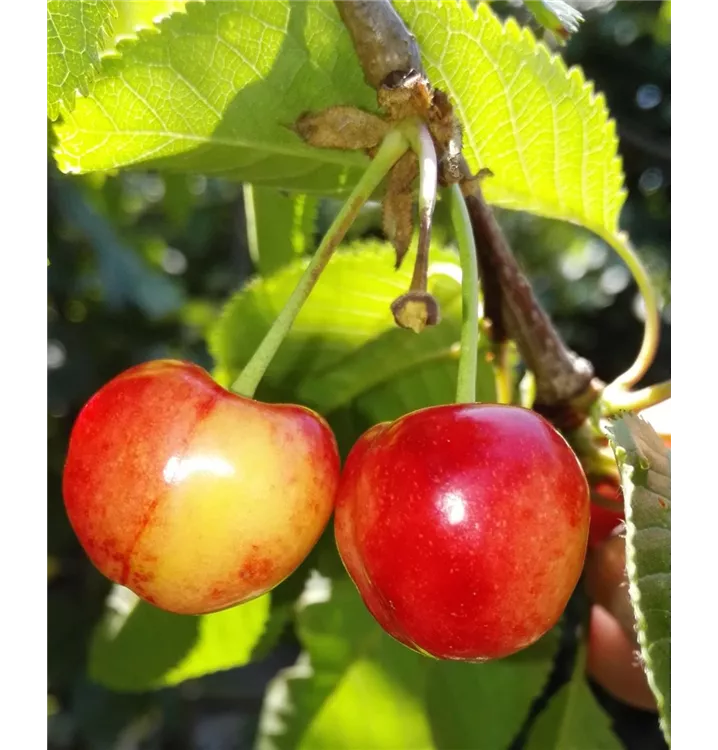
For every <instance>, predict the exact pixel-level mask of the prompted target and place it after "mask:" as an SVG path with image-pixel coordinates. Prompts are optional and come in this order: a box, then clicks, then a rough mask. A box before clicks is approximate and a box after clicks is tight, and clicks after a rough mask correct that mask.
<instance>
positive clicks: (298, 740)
mask: <svg viewBox="0 0 718 750" xmlns="http://www.w3.org/2000/svg"><path fill="white" fill-rule="evenodd" d="M326 584H327V585H328V586H329V589H328V592H327V593H330V598H329V600H328V601H320V602H318V603H314V604H311V605H310V606H307V607H306V608H305V609H303V611H302V612H301V614H300V615H299V618H298V630H299V635H300V638H301V640H302V643H303V644H304V646H305V648H306V649H307V652H308V653H307V655H306V656H305V657H303V658H301V659H300V662H299V663H298V665H297V666H295V667H293V668H291V669H289V670H286V671H285V672H284V673H283V674H281V675H280V676H279V677H278V678H277V679H276V680H275V682H274V684H273V685H272V686H270V688H269V691H268V693H267V696H266V698H265V706H264V710H263V715H262V718H261V725H260V737H259V740H258V745H257V747H258V750H284V749H286V750H342V749H344V750H356V749H357V748H360V747H361V748H362V750H389V748H400V747H401V748H403V747H411V748H416V750H424V749H428V748H431V747H433V743H432V741H431V732H430V729H429V725H428V720H427V716H426V713H425V708H424V693H425V691H426V688H427V673H428V667H429V666H430V664H431V660H429V659H427V658H426V657H423V656H420V655H419V654H417V653H415V652H413V651H411V650H410V649H407V648H405V647H404V646H402V645H400V644H399V643H397V642H396V641H394V640H393V639H392V638H391V637H390V636H388V635H387V634H386V633H384V631H383V630H382V629H381V628H380V627H379V625H378V624H377V623H376V621H375V620H374V619H373V618H372V616H371V615H370V614H369V612H368V611H367V610H366V608H365V607H364V604H363V603H362V601H361V599H360V598H359V594H358V593H357V591H356V589H355V588H354V585H353V584H352V583H351V582H350V581H349V580H348V579H347V578H346V577H344V578H341V579H338V580H337V579H335V580H332V581H331V582H330V581H328V580H326Z"/></svg>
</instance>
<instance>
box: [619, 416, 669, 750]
mask: <svg viewBox="0 0 718 750" xmlns="http://www.w3.org/2000/svg"><path fill="white" fill-rule="evenodd" d="M611 433H612V437H611V445H612V447H613V450H614V453H615V454H616V460H617V461H618V466H619V469H620V472H621V487H622V489H623V496H624V502H625V512H626V569H627V572H628V580H629V587H628V591H629V594H630V597H631V604H632V605H633V611H634V614H635V616H636V628H637V631H638V643H639V645H640V648H641V657H642V659H643V662H644V668H645V670H646V675H647V676H648V684H649V685H650V687H651V690H652V691H653V694H654V695H655V696H656V702H657V704H658V711H659V715H660V718H661V728H662V729H663V733H664V735H665V737H666V740H667V741H668V742H669V743H670V737H671V451H670V449H668V448H666V446H665V443H664V441H663V439H662V438H661V437H660V435H658V433H657V432H656V431H655V430H654V429H653V427H651V425H650V424H648V422H646V421H645V420H643V419H641V418H639V417H637V416H636V415H634V414H625V415H624V416H623V417H621V418H620V419H618V420H617V421H615V422H614V423H613V424H612V426H611Z"/></svg>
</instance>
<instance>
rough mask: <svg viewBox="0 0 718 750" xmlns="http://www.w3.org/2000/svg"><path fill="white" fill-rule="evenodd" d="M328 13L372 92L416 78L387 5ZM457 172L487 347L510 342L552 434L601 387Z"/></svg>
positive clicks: (414, 52) (354, 4)
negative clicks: (341, 28) (348, 40)
mask: <svg viewBox="0 0 718 750" xmlns="http://www.w3.org/2000/svg"><path fill="white" fill-rule="evenodd" d="M335 5H336V7H337V9H338V11H339V14H340V16H341V18H342V21H343V22H344V24H345V26H346V27H347V29H348V31H349V33H350V35H351V37H352V40H353V42H354V47H355V50H356V52H357V56H358V58H359V62H360V63H361V66H362V69H363V70H364V77H365V79H366V80H367V82H368V83H369V84H370V85H372V86H373V87H374V88H376V89H378V88H379V86H380V85H381V83H382V81H384V80H385V79H386V77H387V76H388V75H390V74H396V73H397V71H408V70H410V69H414V70H417V71H421V70H422V66H421V60H420V57H419V50H418V46H417V44H416V40H415V38H414V36H413V35H412V34H411V33H410V32H409V31H408V29H407V28H406V26H405V25H404V23H403V21H402V20H401V18H400V17H399V16H398V14H397V13H396V11H395V10H394V8H393V7H392V5H391V3H390V2H389V0H370V1H368V2H364V1H362V0H335ZM459 164H460V169H461V173H462V174H461V187H462V192H463V195H464V200H465V201H466V207H467V210H468V213H469V217H470V219H471V226H472V229H473V233H474V241H475V244H476V252H477V256H478V266H479V273H480V276H481V284H482V289H483V294H484V310H485V314H486V317H487V318H489V319H490V320H491V336H492V339H493V341H494V342H495V343H496V344H497V346H501V345H503V344H504V342H505V340H506V338H507V336H510V337H511V338H512V339H513V340H514V341H515V342H516V345H517V346H518V349H519V352H520V353H521V356H522V358H523V360H524V362H525V363H526V365H527V366H528V367H529V369H530V370H531V371H532V372H533V373H534V377H535V380H536V401H535V404H534V408H535V409H537V410H538V411H541V412H542V413H544V414H546V416H548V417H549V418H550V419H551V420H552V421H553V422H554V424H557V426H559V427H562V428H571V427H574V426H575V425H576V424H577V423H580V422H582V421H583V420H584V419H585V417H586V415H587V414H588V410H589V408H590V406H591V405H592V404H593V402H594V401H595V399H596V397H597V394H598V392H599V390H600V388H601V386H602V384H600V383H599V382H598V381H597V380H596V379H595V378H594V376H593V367H592V365H591V363H590V362H588V361H587V360H585V359H582V358H580V357H578V356H577V355H576V354H575V353H573V352H572V351H570V350H569V349H568V348H567V347H566V345H565V343H564V341H563V339H562V337H561V335H560V334H559V332H558V331H557V330H556V328H555V327H554V325H553V323H552V321H551V319H550V318H549V316H548V315H547V314H546V312H545V311H544V310H543V308H542V307H541V305H540V304H539V302H538V300H537V299H536V297H535V295H534V293H533V290H532V288H531V285H530V284H529V282H528V280H527V279H526V277H525V276H524V274H523V272H522V271H521V269H520V267H519V265H518V262H517V261H516V258H515V257H514V255H513V253H512V251H511V248H510V246H509V243H508V241H507V239H506V237H505V235H504V233H503V231H502V230H501V227H500V226H499V224H498V222H497V221H496V218H495V216H494V214H493V211H492V210H491V208H490V207H489V205H488V204H487V203H486V201H485V199H484V196H483V193H482V191H481V186H480V179H478V178H476V177H474V176H472V175H471V173H470V170H469V168H468V165H467V164H466V161H465V160H464V158H463V156H462V157H461V158H460V162H459Z"/></svg>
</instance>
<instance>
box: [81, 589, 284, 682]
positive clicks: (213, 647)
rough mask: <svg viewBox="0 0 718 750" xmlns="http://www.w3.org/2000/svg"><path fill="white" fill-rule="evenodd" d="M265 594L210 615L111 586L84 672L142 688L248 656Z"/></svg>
mask: <svg viewBox="0 0 718 750" xmlns="http://www.w3.org/2000/svg"><path fill="white" fill-rule="evenodd" d="M269 599H270V597H269V596H268V595H266V596H262V597H260V598H258V599H254V600H253V601H251V602H247V603H246V604H242V605H240V606H238V607H233V608H232V609H227V610H224V611H222V612H216V613H214V614H211V615H201V616H199V617H191V616H187V615H174V614H171V613H169V612H165V611H164V610H161V609H157V608H156V607H153V606H151V605H149V604H147V603H146V602H143V601H140V600H139V599H138V598H137V597H136V596H135V595H134V594H132V592H130V591H128V590H127V589H124V588H122V587H119V586H117V587H115V588H114V589H113V592H112V594H111V596H110V599H109V602H108V611H107V613H106V616H105V618H104V620H103V621H102V622H101V623H100V624H99V625H98V626H97V628H96V630H95V633H94V635H93V638H92V642H91V645H90V655H89V667H88V670H89V676H90V678H91V679H93V680H94V681H96V682H98V683H100V684H101V685H103V686H105V687H108V688H110V689H112V690H118V691H125V692H142V691H145V690H151V689H155V688H160V687H166V686H168V685H176V684H178V683H180V682H184V681H185V680H189V679H192V678H195V677H201V676H202V675H204V674H209V673H211V672H218V671H220V670H224V669H231V668H233V667H238V666H241V665H243V664H246V663H247V662H248V661H250V658H251V655H252V650H253V648H254V647H255V645H256V643H257V642H258V641H259V639H260V637H261V635H262V632H263V630H264V626H265V622H266V620H267V616H268V613H269Z"/></svg>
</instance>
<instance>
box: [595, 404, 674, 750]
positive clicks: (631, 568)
mask: <svg viewBox="0 0 718 750" xmlns="http://www.w3.org/2000/svg"><path fill="white" fill-rule="evenodd" d="M626 418H628V419H635V420H637V421H639V422H641V423H643V424H644V425H647V426H648V427H649V428H650V429H651V430H653V427H651V425H650V424H649V423H648V422H647V421H646V420H644V419H642V418H641V417H639V416H637V415H635V414H632V413H630V412H629V413H627V414H624V415H622V416H619V417H617V418H616V419H614V420H613V423H612V424H611V425H609V426H608V428H607V429H606V433H607V435H608V438H609V442H610V444H611V447H612V448H613V451H614V455H615V456H616V462H617V463H618V466H619V469H620V473H621V485H622V488H623V495H624V504H625V516H626V571H627V573H628V581H629V583H628V593H629V597H630V599H631V605H632V608H633V613H634V617H635V618H636V635H637V639H638V645H639V648H640V654H641V661H642V662H643V668H644V672H645V674H646V678H647V680H648V684H649V686H650V688H651V692H652V693H653V695H654V697H655V699H656V705H657V706H658V713H659V717H660V725H661V730H662V731H663V734H664V737H665V739H666V742H667V743H668V745H669V746H670V744H671V731H670V718H667V717H666V705H665V695H664V694H663V691H662V690H661V689H660V688H659V687H658V685H657V684H656V678H655V669H654V664H653V658H652V656H651V647H652V646H655V645H657V644H659V643H662V642H663V641H664V640H666V639H665V638H661V639H659V640H657V641H654V642H652V643H650V644H649V643H648V637H647V632H648V623H647V620H646V615H645V613H644V610H643V608H642V606H641V590H640V587H639V585H638V584H639V582H640V581H642V580H644V578H645V576H644V577H643V578H641V577H639V572H638V564H637V560H636V555H637V549H636V541H637V537H638V534H639V533H640V532H642V531H646V530H647V529H638V528H637V527H636V525H635V524H634V523H633V504H632V502H631V501H632V499H633V492H634V490H635V489H636V488H637V487H638V488H639V489H640V488H642V485H637V484H635V483H634V476H635V474H636V472H645V474H646V484H647V483H648V476H647V475H648V474H650V473H651V472H652V471H653V469H652V467H651V466H650V465H648V467H647V468H644V467H643V466H642V465H640V462H646V461H647V456H645V455H644V453H645V448H644V446H643V445H638V444H637V442H636V437H635V436H634V434H633V432H632V431H631V430H630V427H628V428H627V430H628V431H627V436H628V437H629V438H630V439H631V440H632V441H633V444H632V445H631V446H626V445H623V444H619V443H618V442H617V437H616V429H615V427H616V425H617V423H618V422H619V421H620V420H621V419H624V420H625V419H626ZM654 432H655V430H654ZM656 437H657V439H658V440H659V441H660V437H658V434H657V433H656ZM647 447H649V449H650V450H651V451H653V450H655V449H654V447H653V446H647ZM642 448H643V450H642ZM666 452H667V453H669V454H670V451H669V450H667V449H666ZM633 462H639V466H634V463H633ZM625 483H630V484H629V486H628V487H627V486H626V484H625ZM643 489H644V490H645V491H646V492H648V493H650V494H656V493H654V492H652V491H651V490H650V489H648V488H647V487H645V488H643ZM627 490H628V491H627ZM656 496H657V495H656ZM665 500H666V502H667V503H668V505H667V511H668V512H669V513H670V498H665ZM661 530H662V531H666V532H667V533H668V534H670V528H668V529H663V528H661ZM656 575H661V576H664V577H667V578H668V579H669V580H670V572H669V573H661V574H656ZM669 614H670V612H669ZM668 640H670V639H668Z"/></svg>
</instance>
